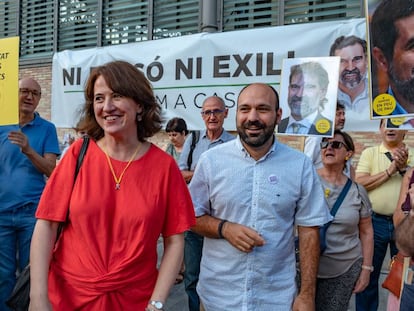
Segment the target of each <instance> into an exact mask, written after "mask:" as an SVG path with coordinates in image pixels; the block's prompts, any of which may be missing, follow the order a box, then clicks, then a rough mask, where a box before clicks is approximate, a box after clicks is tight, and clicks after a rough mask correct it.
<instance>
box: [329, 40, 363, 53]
mask: <svg viewBox="0 0 414 311" xmlns="http://www.w3.org/2000/svg"><path fill="white" fill-rule="evenodd" d="M355 44H359V45H360V46H362V51H363V52H364V55H365V56H367V41H365V40H363V39H361V38H358V37H357V36H347V37H345V36H340V37H338V38H336V40H335V41H334V43H333V44H332V45H331V49H330V51H329V56H335V51H336V50H342V49H343V48H346V47H347V46H352V45H355Z"/></svg>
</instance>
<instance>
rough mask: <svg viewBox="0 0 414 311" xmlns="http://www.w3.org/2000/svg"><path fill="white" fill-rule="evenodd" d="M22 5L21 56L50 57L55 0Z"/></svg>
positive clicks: (23, 2)
mask: <svg viewBox="0 0 414 311" xmlns="http://www.w3.org/2000/svg"><path fill="white" fill-rule="evenodd" d="M16 2H17V1H16ZM20 3H21V7H20V16H19V20H20V56H21V57H22V58H24V57H27V58H32V57H40V56H44V55H50V54H51V53H52V52H53V39H54V38H53V27H52V26H53V0H51V1H42V0H39V1H33V0H31V1H30V0H23V1H20Z"/></svg>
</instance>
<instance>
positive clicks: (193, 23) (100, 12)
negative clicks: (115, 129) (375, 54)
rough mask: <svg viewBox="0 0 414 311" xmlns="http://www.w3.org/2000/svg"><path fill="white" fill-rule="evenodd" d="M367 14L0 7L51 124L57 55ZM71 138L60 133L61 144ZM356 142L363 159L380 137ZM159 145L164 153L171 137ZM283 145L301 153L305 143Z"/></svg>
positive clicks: (357, 3) (165, 4)
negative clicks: (38, 88) (365, 150)
mask: <svg viewBox="0 0 414 311" xmlns="http://www.w3.org/2000/svg"><path fill="white" fill-rule="evenodd" d="M364 12H365V10H364V1H363V0H337V1H335V0H319V1H304V0H148V1H133V0H16V1H11V0H10V1H1V2H0V39H1V38H6V37H14V36H19V37H20V61H19V63H20V68H19V76H21V77H22V76H33V77H34V78H36V79H37V80H38V81H39V82H40V84H41V86H42V100H41V104H40V105H39V111H40V113H41V115H42V116H44V117H45V118H47V119H50V107H51V80H52V58H53V54H54V53H56V52H61V51H64V50H81V49H89V48H93V47H105V46H113V45H120V44H128V43H133V42H134V43H137V42H142V41H148V40H162V39H164V38H171V37H177V36H185V35H189V34H194V33H200V32H226V31H237V30H245V29H249V28H258V27H274V26H281V25H290V24H299V23H312V22H321V21H332V20H344V19H352V18H360V17H364V16H365V13H364ZM67 131H70V129H59V134H60V137H62V136H63V134H64V133H66V132H67ZM352 135H353V137H354V139H355V141H356V143H357V154H359V153H360V151H361V150H362V149H363V148H364V147H365V146H368V145H372V144H376V143H377V142H378V141H379V138H378V137H377V136H378V135H376V133H372V134H370V133H353V134H352ZM153 140H154V142H155V143H157V144H158V145H161V146H163V145H164V144H165V142H166V135H164V134H163V133H161V134H159V135H157V136H156V137H154V138H153ZM281 140H284V141H286V142H287V143H288V144H290V145H293V146H294V147H297V148H300V146H301V139H299V138H298V139H291V138H289V139H288V138H281ZM357 157H358V155H357Z"/></svg>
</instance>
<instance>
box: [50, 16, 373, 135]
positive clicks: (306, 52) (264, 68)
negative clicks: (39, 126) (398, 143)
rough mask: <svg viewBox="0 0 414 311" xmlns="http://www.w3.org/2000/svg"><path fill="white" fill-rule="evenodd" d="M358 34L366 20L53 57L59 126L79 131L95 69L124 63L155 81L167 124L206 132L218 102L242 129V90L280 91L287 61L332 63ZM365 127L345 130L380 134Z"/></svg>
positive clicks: (230, 125) (369, 124)
mask: <svg viewBox="0 0 414 311" xmlns="http://www.w3.org/2000/svg"><path fill="white" fill-rule="evenodd" d="M351 34H353V35H356V36H358V37H361V38H364V39H365V38H366V22H365V19H362V18H361V19H354V20H347V21H341V22H338V21H334V22H322V23H309V24H300V25H290V26H281V27H270V28H261V29H251V30H242V31H233V32H222V33H200V34H195V35H189V36H183V37H176V38H169V39H162V40H154V41H145V42H139V43H133V44H125V45H116V46H109V47H104V48H94V49H87V50H81V51H63V52H59V53H56V54H55V55H54V57H53V76H52V121H53V122H54V123H55V124H56V126H58V127H73V126H74V125H75V124H76V121H77V117H78V111H79V109H80V107H81V106H82V104H83V103H84V97H83V87H84V83H85V80H86V78H87V76H88V74H89V72H90V70H91V69H92V68H93V67H96V66H99V65H102V64H104V63H106V62H109V61H112V60H125V61H128V62H130V63H132V64H134V65H136V66H137V67H138V68H140V69H141V70H142V71H143V72H144V74H145V75H146V77H147V78H148V79H149V80H150V81H151V83H152V85H153V88H154V92H155V95H156V98H157V101H158V102H159V103H160V105H161V106H162V109H163V117H164V119H165V120H166V121H168V120H169V119H170V118H172V117H176V116H178V117H182V118H184V119H185V120H186V122H187V124H188V126H189V129H203V128H204V124H203V121H202V118H201V115H200V107H201V105H202V103H203V100H204V99H205V98H206V97H208V96H211V95H218V96H221V97H222V98H223V99H224V100H225V102H226V105H227V107H228V108H229V110H230V111H229V116H228V118H227V119H226V121H225V124H224V127H225V128H226V129H227V130H235V129H236V127H235V110H236V109H235V108H236V101H237V95H238V93H239V91H240V90H241V88H242V87H243V86H245V85H246V84H249V83H252V82H264V83H269V84H272V85H273V86H274V87H275V88H276V89H277V90H279V86H280V76H281V68H282V61H283V59H284V58H293V57H320V56H328V55H329V49H330V45H331V44H332V43H333V42H334V40H335V39H336V38H337V37H339V36H341V35H345V36H348V35H351ZM366 105H368V106H369V105H370V103H369V102H367V103H366ZM362 120H363V122H360V120H356V121H355V122H354V121H353V120H352V118H348V119H347V121H346V123H347V128H346V129H347V130H354V131H364V130H377V129H378V127H377V125H376V123H377V122H375V121H370V120H369V115H367V116H362ZM373 122H374V123H373Z"/></svg>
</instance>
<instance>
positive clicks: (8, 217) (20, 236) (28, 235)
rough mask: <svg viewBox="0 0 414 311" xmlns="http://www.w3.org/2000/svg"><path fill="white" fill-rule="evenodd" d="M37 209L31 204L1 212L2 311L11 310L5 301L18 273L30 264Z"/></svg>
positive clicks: (0, 271)
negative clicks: (31, 242)
mask: <svg viewBox="0 0 414 311" xmlns="http://www.w3.org/2000/svg"><path fill="white" fill-rule="evenodd" d="M36 208H37V204H34V203H29V204H25V205H23V206H19V207H16V208H14V209H13V210H11V211H7V212H0V311H8V310H10V309H9V308H8V307H7V306H6V305H5V301H6V300H7V298H8V297H9V296H10V294H11V292H12V290H13V287H14V284H15V283H16V271H18V272H19V271H21V270H23V268H24V267H25V266H26V265H27V264H28V262H29V254H30V241H31V239H32V234H33V229H34V225H35V223H36V218H35V217H34V214H35V211H36Z"/></svg>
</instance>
